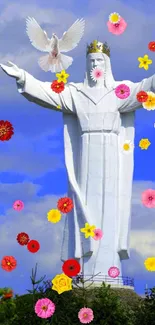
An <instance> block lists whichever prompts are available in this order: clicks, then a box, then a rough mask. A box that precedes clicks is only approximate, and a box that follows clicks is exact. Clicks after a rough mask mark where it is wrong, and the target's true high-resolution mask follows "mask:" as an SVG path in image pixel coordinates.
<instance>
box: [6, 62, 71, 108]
mask: <svg viewBox="0 0 155 325" xmlns="http://www.w3.org/2000/svg"><path fill="white" fill-rule="evenodd" d="M0 67H1V68H2V70H3V71H4V72H5V73H6V74H7V75H8V76H10V77H13V78H15V79H16V83H17V88H18V91H19V93H20V94H22V95H23V96H24V97H25V98H26V99H28V100H29V101H30V102H34V103H36V104H37V105H40V106H43V107H46V108H50V109H53V110H57V111H61V109H62V111H63V113H73V114H74V113H75V111H74V107H73V101H72V98H71V93H70V90H69V87H68V86H65V89H64V90H63V91H62V92H61V93H60V94H58V93H55V92H54V91H53V90H52V89H51V83H50V82H42V81H40V80H37V79H35V78H34V77H33V76H32V75H30V74H29V73H28V72H26V71H24V70H22V69H20V68H18V67H17V65H15V64H13V63H12V62H10V61H9V62H8V65H4V64H0ZM60 108H61V109H60Z"/></svg>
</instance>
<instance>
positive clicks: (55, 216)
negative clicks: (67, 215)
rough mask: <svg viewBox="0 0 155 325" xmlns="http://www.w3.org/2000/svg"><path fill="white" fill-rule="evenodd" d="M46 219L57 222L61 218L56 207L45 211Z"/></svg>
mask: <svg viewBox="0 0 155 325" xmlns="http://www.w3.org/2000/svg"><path fill="white" fill-rule="evenodd" d="M47 219H48V221H50V222H53V223H57V222H59V221H60V220H61V213H60V211H59V210H57V209H52V210H50V211H48V213H47Z"/></svg>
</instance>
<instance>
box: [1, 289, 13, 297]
mask: <svg viewBox="0 0 155 325" xmlns="http://www.w3.org/2000/svg"><path fill="white" fill-rule="evenodd" d="M12 297H13V291H12V290H10V291H9V292H7V293H4V295H3V298H4V299H9V298H12Z"/></svg>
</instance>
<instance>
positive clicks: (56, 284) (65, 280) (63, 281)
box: [51, 273, 72, 295]
mask: <svg viewBox="0 0 155 325" xmlns="http://www.w3.org/2000/svg"><path fill="white" fill-rule="evenodd" d="M51 282H52V284H53V286H52V289H53V290H55V291H57V292H58V294H59V295H60V294H61V293H63V292H65V291H69V290H72V286H71V284H72V279H71V278H69V277H68V276H67V275H66V274H64V273H62V274H57V275H56V276H55V278H54V279H53V280H52V281H51Z"/></svg>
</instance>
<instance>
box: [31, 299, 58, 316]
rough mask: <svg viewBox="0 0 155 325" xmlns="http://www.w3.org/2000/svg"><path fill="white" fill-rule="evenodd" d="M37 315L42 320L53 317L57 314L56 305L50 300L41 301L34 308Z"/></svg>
mask: <svg viewBox="0 0 155 325" xmlns="http://www.w3.org/2000/svg"><path fill="white" fill-rule="evenodd" d="M34 310H35V313H36V314H37V316H38V317H40V318H48V317H51V316H52V315H53V314H54V312H55V304H54V303H53V302H52V301H51V300H50V299H48V298H43V299H39V300H38V301H37V302H36V304H35V307H34Z"/></svg>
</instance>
